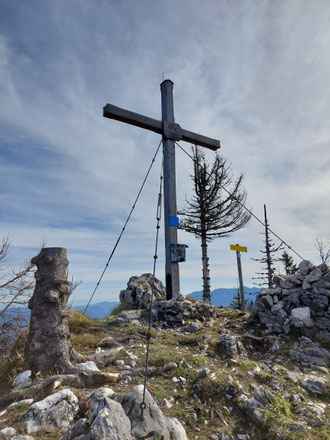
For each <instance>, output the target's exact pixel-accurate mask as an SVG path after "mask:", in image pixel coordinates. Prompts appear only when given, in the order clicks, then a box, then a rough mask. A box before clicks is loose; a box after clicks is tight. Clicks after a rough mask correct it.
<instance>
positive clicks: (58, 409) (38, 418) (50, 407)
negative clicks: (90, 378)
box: [24, 388, 79, 434]
mask: <svg viewBox="0 0 330 440" xmlns="http://www.w3.org/2000/svg"><path fill="white" fill-rule="evenodd" d="M78 410H79V405H78V399H77V397H76V396H75V395H74V394H73V392H72V391H71V390H70V389H68V388H66V389H64V390H61V391H58V392H57V393H55V394H51V395H50V396H48V397H46V398H45V399H43V400H41V401H40V402H36V403H34V404H33V405H31V406H30V408H29V412H28V413H27V415H26V417H25V423H24V426H25V429H26V431H27V433H28V434H33V433H35V432H38V431H40V429H43V428H49V427H50V428H53V429H57V430H58V431H64V430H65V429H67V428H68V427H69V426H70V423H71V422H72V420H73V419H74V417H75V416H76V414H77V412H78Z"/></svg>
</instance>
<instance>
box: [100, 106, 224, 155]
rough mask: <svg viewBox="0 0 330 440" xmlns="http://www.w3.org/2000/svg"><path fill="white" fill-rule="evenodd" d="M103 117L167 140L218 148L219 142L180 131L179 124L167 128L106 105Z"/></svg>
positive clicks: (186, 131) (136, 114)
mask: <svg viewBox="0 0 330 440" xmlns="http://www.w3.org/2000/svg"><path fill="white" fill-rule="evenodd" d="M103 116H104V117H105V118H109V119H115V120H116V121H120V122H125V123H126V124H130V125H135V126H137V127H141V128H145V129H147V130H150V131H153V132H155V133H158V134H162V135H164V136H165V137H167V138H169V139H173V140H181V139H182V140H183V141H185V142H190V143H191V144H194V145H200V146H202V147H205V148H209V149H211V150H213V151H215V150H217V149H218V148H220V141H218V140H217V139H212V138H209V137H207V136H203V135H201V134H198V133H193V132H192V131H188V130H184V129H181V127H180V125H179V124H175V123H172V124H171V127H169V125H168V124H166V122H167V121H165V122H164V123H163V122H162V121H158V120H157V119H153V118H149V117H148V116H144V115H141V114H139V113H135V112H132V111H130V110H125V109H123V108H120V107H116V106H115V105H112V104H106V105H105V106H104V107H103ZM171 133H172V134H171Z"/></svg>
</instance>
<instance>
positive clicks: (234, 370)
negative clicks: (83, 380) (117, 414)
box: [0, 309, 330, 440]
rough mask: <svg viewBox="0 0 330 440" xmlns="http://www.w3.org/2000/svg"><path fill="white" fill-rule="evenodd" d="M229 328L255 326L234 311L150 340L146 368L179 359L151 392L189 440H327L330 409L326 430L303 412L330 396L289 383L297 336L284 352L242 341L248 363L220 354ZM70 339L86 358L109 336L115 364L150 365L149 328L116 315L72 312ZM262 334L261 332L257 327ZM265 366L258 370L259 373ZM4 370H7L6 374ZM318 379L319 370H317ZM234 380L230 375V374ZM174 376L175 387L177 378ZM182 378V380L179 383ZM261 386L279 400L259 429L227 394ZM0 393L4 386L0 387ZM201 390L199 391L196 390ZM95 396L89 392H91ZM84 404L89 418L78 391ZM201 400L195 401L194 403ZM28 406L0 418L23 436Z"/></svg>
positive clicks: (120, 388) (10, 371)
mask: <svg viewBox="0 0 330 440" xmlns="http://www.w3.org/2000/svg"><path fill="white" fill-rule="evenodd" d="M223 327H226V328H229V329H230V330H231V332H232V333H233V334H237V335H239V334H244V333H246V332H247V331H248V330H249V328H250V326H248V325H247V324H246V315H244V314H242V313H238V312H234V311H232V310H229V309H222V312H221V317H220V318H219V319H218V320H217V321H215V322H213V323H212V325H211V326H205V327H203V328H202V329H201V330H200V331H199V332H197V333H195V334H192V335H191V334H183V333H182V332H181V331H179V330H158V331H156V330H154V329H153V330H152V338H151V341H150V358H149V365H150V366H155V367H161V366H163V365H165V364H166V363H167V362H171V361H173V362H176V363H177V368H176V369H175V370H174V371H171V372H169V373H164V374H162V375H160V376H157V377H154V378H149V379H148V383H147V387H148V389H149V391H150V392H151V393H152V395H153V396H154V398H155V399H156V401H157V403H158V404H159V406H160V408H161V409H162V411H163V412H164V413H165V415H167V416H170V417H177V418H178V419H179V420H180V422H181V423H183V424H184V427H185V429H186V432H187V435H188V438H189V439H190V440H192V439H200V440H206V439H207V440H210V439H211V438H212V435H213V434H215V433H227V434H231V435H233V436H234V438H235V439H236V438H237V434H240V433H241V434H249V435H250V439H253V440H268V439H269V440H270V439H274V438H275V434H276V433H277V432H278V433H282V434H283V435H284V434H285V436H284V438H286V439H288V440H299V439H306V440H309V439H310V440H311V439H313V440H325V439H329V438H330V423H329V420H330V417H329V416H330V411H329V408H328V409H327V410H326V414H325V416H324V417H323V420H324V425H323V426H322V427H311V426H308V423H309V422H310V420H309V418H313V417H310V416H309V417H306V416H303V415H301V414H300V410H301V408H302V407H303V406H304V404H305V403H306V402H308V401H310V400H312V401H314V402H317V401H319V402H328V399H329V395H324V396H319V397H317V398H316V397H315V396H310V395H308V393H306V392H305V391H304V390H303V389H302V388H301V387H300V386H299V385H297V384H295V383H294V382H293V381H292V380H290V379H289V377H288V375H287V371H288V370H287V369H288V368H289V369H293V367H294V363H293V361H292V359H291V358H290V357H289V355H288V353H289V350H290V347H291V346H292V344H293V343H294V339H290V338H286V339H285V340H286V344H285V350H281V352H279V353H275V354H271V353H269V352H268V350H267V348H268V346H267V343H266V342H265V343H260V342H257V341H252V340H250V339H248V338H243V343H244V345H245V347H246V349H247V352H248V357H247V358H246V359H237V360H231V361H230V360H227V359H222V358H221V356H219V354H218V352H217V350H216V342H217V340H218V337H219V331H220V330H221V329H222V328H223ZM70 331H71V335H72V337H71V341H72V344H73V346H74V348H75V349H76V350H78V351H79V352H81V353H84V354H89V353H92V352H93V351H94V350H95V348H96V347H97V346H98V345H99V343H100V341H101V340H102V339H103V338H105V337H108V336H112V337H113V338H114V340H115V341H116V342H118V343H120V344H121V345H122V346H123V350H122V351H121V352H120V353H118V355H117V359H121V360H124V361H125V363H127V364H130V363H131V362H132V360H131V355H132V354H133V355H135V356H137V360H135V362H136V363H137V365H136V367H143V366H144V364H145V346H146V328H145V327H137V326H131V325H129V324H123V323H121V322H118V320H117V316H116V315H111V316H110V317H109V318H107V319H104V320H92V319H89V318H87V317H86V316H84V315H83V314H81V313H79V312H71V315H70ZM260 332H261V330H260ZM22 349H23V345H22V343H21V344H20V345H18V346H17V348H16V352H15V353H16V354H15V362H14V364H13V365H14V366H13V368H11V367H8V368H7V369H6V374H5V375H4V374H3V375H2V376H1V377H2V384H1V385H0V387H2V389H3V390H4V389H5V388H4V387H8V382H9V381H10V380H12V377H13V376H14V375H15V374H16V372H17V371H18V369H19V366H20V365H21V359H22V353H23V352H22ZM264 363H267V365H270V367H271V371H270V372H268V371H267V372H265V371H263V369H262V364H264ZM205 367H207V368H208V369H209V370H210V371H209V373H208V375H207V377H205V378H203V379H199V380H197V379H196V374H197V372H198V370H200V369H202V368H205ZM260 367H261V368H260ZM3 368H4V367H3V366H2V369H3ZM104 371H107V372H118V371H119V367H117V366H116V365H114V364H112V365H110V366H108V367H106V368H105V370H104ZM317 374H320V373H317ZM229 375H230V377H229ZM173 377H175V378H177V379H178V382H174V381H173ZM180 378H181V379H180ZM274 378H275V379H276V380H277V382H278V384H279V387H280V389H279V390H278V391H274V390H273V389H272V388H270V384H271V383H272V382H271V381H272V380H273V379H274ZM141 383H143V377H142V376H140V377H134V378H133V379H132V382H130V383H125V382H124V381H120V382H118V383H115V384H113V385H112V386H111V388H112V389H113V390H114V391H115V392H116V394H120V393H123V392H127V391H129V390H130V389H131V388H132V387H133V386H135V385H137V384H141ZM253 385H257V386H262V387H264V388H266V389H268V390H269V391H271V392H272V393H273V394H274V395H275V400H274V402H273V403H272V404H270V405H268V407H267V410H265V423H264V424H263V425H259V426H257V425H256V424H255V423H254V422H252V421H251V420H250V418H249V417H248V415H247V414H246V412H245V410H244V408H242V406H241V405H240V404H239V401H238V399H237V397H236V398H235V397H234V398H233V399H230V398H229V397H228V396H229V394H231V395H234V394H235V393H236V394H237V396H239V395H240V394H242V392H244V393H246V395H248V396H250V395H251V386H253ZM0 389H1V388H0ZM197 390H198V391H197ZM89 391H91V390H89ZM74 392H75V393H76V394H77V396H78V398H79V399H80V403H81V414H80V416H84V415H88V413H89V407H88V403H87V401H86V395H85V393H84V392H83V391H81V390H74ZM284 392H289V393H290V394H293V393H295V394H300V395H301V398H302V399H303V400H302V402H301V403H299V404H296V405H295V404H294V403H293V402H291V401H290V402H288V401H287V400H286V399H284V398H283V393H284ZM196 395H197V396H198V398H196ZM26 410H27V408H20V409H18V410H15V411H11V412H10V413H9V414H8V415H6V417H5V418H1V419H0V426H1V424H2V425H3V426H13V427H15V428H17V429H18V431H19V432H22V433H23V430H22V426H23V425H22V424H23V416H24V414H25V412H26ZM292 423H304V424H306V426H308V428H307V431H306V432H304V433H294V432H289V431H288V427H289V425H290V424H292ZM59 438H60V436H59V434H58V433H54V432H52V431H47V432H42V433H39V434H38V439H41V440H43V439H54V440H55V439H59Z"/></svg>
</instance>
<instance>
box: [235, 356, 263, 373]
mask: <svg viewBox="0 0 330 440" xmlns="http://www.w3.org/2000/svg"><path fill="white" fill-rule="evenodd" d="M237 365H238V367H239V368H240V369H241V370H244V371H251V370H253V368H255V367H256V366H257V365H258V363H257V362H255V361H252V360H251V359H238V360H237Z"/></svg>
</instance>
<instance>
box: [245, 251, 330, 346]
mask: <svg viewBox="0 0 330 440" xmlns="http://www.w3.org/2000/svg"><path fill="white" fill-rule="evenodd" d="M273 281H274V284H275V287H274V288H272V289H262V290H261V292H260V294H259V295H258V299H257V301H256V303H255V304H254V305H253V309H252V313H251V317H250V322H254V323H262V324H265V325H266V327H267V330H268V332H269V333H285V334H287V333H288V332H289V331H290V329H291V328H299V329H302V331H303V332H304V333H305V334H306V335H307V336H309V335H313V336H319V337H321V338H322V339H326V340H330V308H329V298H330V268H329V266H328V265H326V264H321V265H320V266H317V267H315V266H313V264H312V263H311V262H309V261H306V260H305V261H302V262H301V263H300V264H299V269H298V272H297V273H296V274H294V275H284V276H275V277H274V279H273Z"/></svg>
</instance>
